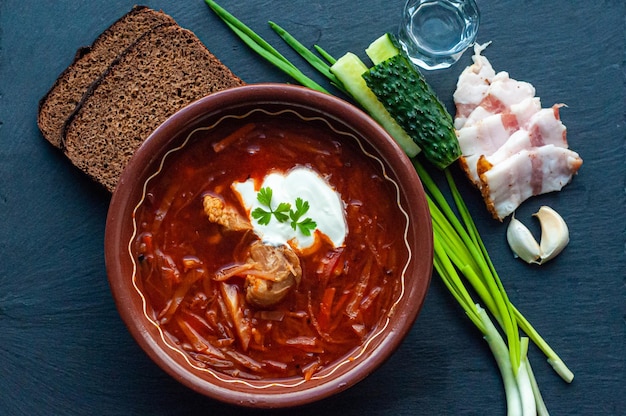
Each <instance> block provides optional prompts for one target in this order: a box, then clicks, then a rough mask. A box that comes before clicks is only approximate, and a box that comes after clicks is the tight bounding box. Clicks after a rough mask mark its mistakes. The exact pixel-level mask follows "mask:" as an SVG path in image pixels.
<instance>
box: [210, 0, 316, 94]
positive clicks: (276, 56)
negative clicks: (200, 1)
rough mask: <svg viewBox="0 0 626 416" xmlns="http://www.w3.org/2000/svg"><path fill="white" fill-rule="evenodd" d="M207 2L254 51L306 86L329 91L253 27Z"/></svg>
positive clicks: (211, 2)
mask: <svg viewBox="0 0 626 416" xmlns="http://www.w3.org/2000/svg"><path fill="white" fill-rule="evenodd" d="M205 3H206V4H208V6H209V7H210V8H211V9H212V10H213V11H214V12H215V14H217V15H218V16H219V17H220V19H222V20H223V21H224V23H226V25H227V26H228V27H229V28H230V29H231V30H232V31H233V32H234V33H235V34H236V35H237V36H239V38H240V39H241V40H242V41H243V42H244V43H245V44H246V45H248V46H249V47H250V48H251V49H252V50H253V51H255V52H256V53H257V54H259V55H260V56H261V57H263V58H265V60H267V61H268V62H270V63H271V64H273V65H274V66H275V67H277V68H278V69H280V70H281V71H283V72H284V73H285V74H287V75H289V76H290V77H291V78H293V79H294V80H296V81H297V82H298V83H300V84H301V85H304V86H305V87H308V88H311V89H314V90H317V91H321V92H324V93H328V91H326V89H324V87H322V86H321V85H319V84H318V83H317V82H315V81H313V80H312V79H311V78H309V77H307V76H306V75H305V74H304V73H303V72H302V71H300V70H299V69H298V68H296V66H295V65H293V64H292V63H291V62H290V61H289V60H288V59H287V58H285V57H284V56H283V55H281V54H280V53H279V52H278V51H277V50H276V49H274V47H273V46H272V45H270V44H269V43H267V42H266V41H265V40H264V39H263V38H261V37H260V36H259V35H257V34H256V33H255V32H254V31H253V30H252V29H250V28H249V27H248V26H246V25H245V24H243V23H242V22H241V21H240V20H239V19H237V18H236V17H235V16H233V15H232V14H230V13H229V12H228V11H226V10H225V9H224V8H222V7H221V6H220V5H218V4H217V3H216V2H214V1H213V0H205Z"/></svg>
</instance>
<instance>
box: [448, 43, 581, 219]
mask: <svg viewBox="0 0 626 416" xmlns="http://www.w3.org/2000/svg"><path fill="white" fill-rule="evenodd" d="M483 49H484V46H481V47H480V48H475V54H474V57H473V58H472V59H473V60H474V64H473V65H471V66H469V67H467V68H466V69H465V70H464V71H463V72H462V73H461V75H460V76H459V80H458V82H457V90H456V91H455V93H454V100H455V104H456V107H457V114H456V118H455V127H456V128H457V136H458V138H459V145H460V147H461V152H462V156H461V157H460V158H459V163H460V165H461V167H462V168H463V170H464V171H465V172H466V174H467V176H468V178H469V179H470V180H471V181H472V182H473V183H474V184H475V185H476V186H477V187H478V188H479V189H480V190H481V192H482V194H483V197H484V199H485V202H486V204H487V206H488V208H489V210H490V211H491V212H492V214H493V216H494V218H497V219H499V220H502V219H504V218H505V217H506V216H508V215H509V214H511V213H512V212H513V211H514V210H515V209H516V208H517V207H518V206H519V205H520V204H521V203H522V202H523V201H525V200H526V199H528V198H529V197H531V196H535V195H539V194H542V193H546V192H552V191H558V190H560V189H561V188H562V187H563V186H564V185H566V184H567V183H569V182H570V181H571V179H572V177H573V175H575V174H576V173H577V171H578V169H579V168H580V166H581V164H582V159H581V158H580V156H578V154H576V153H575V152H572V151H571V150H568V143H567V129H566V127H565V125H564V124H563V123H562V122H561V119H560V114H559V109H560V108H561V107H562V106H563V104H555V105H554V106H552V107H551V108H541V102H540V99H539V98H538V97H535V88H534V87H533V86H532V85H531V84H529V83H527V82H522V81H517V80H515V79H512V78H510V76H509V74H508V73H507V72H504V71H502V72H498V73H495V74H494V71H493V68H492V67H491V64H490V63H489V61H488V60H487V58H485V57H483V56H481V55H480V53H481V52H482V50H483Z"/></svg>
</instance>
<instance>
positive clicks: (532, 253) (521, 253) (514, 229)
mask: <svg viewBox="0 0 626 416" xmlns="http://www.w3.org/2000/svg"><path fill="white" fill-rule="evenodd" d="M506 239H507V241H508V243H509V246H510V247H511V250H513V254H514V255H515V257H519V258H521V259H522V260H524V261H525V262H526V263H536V264H540V259H541V247H540V246H539V244H538V243H537V240H535V237H533V235H532V233H531V232H530V230H529V229H528V228H527V227H526V226H525V225H524V224H522V223H521V221H519V220H517V219H516V218H515V215H513V216H512V217H511V222H510V223H509V226H508V228H507V230H506Z"/></svg>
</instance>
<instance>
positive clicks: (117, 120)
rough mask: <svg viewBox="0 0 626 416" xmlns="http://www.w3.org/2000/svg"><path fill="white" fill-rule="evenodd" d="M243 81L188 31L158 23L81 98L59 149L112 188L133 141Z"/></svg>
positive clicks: (128, 157) (131, 148)
mask: <svg viewBox="0 0 626 416" xmlns="http://www.w3.org/2000/svg"><path fill="white" fill-rule="evenodd" d="M239 85H243V81H242V80H241V79H239V78H238V77H237V76H236V75H234V74H233V73H232V72H231V71H230V70H229V69H228V68H227V67H226V66H225V65H224V64H222V63H221V62H220V61H219V60H218V59H217V58H216V57H215V56H214V55H212V54H211V53H210V52H209V51H208V49H206V47H205V46H204V45H203V44H202V42H201V41H200V40H199V39H198V38H197V37H196V36H195V35H194V34H193V33H192V32H190V31H188V30H185V29H182V28H181V27H180V26H178V25H161V26H159V27H157V28H155V29H153V30H151V31H149V32H147V33H145V34H144V35H143V36H142V37H141V38H140V39H139V40H138V41H137V42H135V43H134V44H133V45H132V46H130V47H129V48H128V49H127V50H126V51H125V52H124V53H123V54H122V55H121V56H119V57H118V59H117V60H116V61H115V62H114V63H113V64H112V65H111V66H110V67H109V69H108V70H107V71H106V73H105V74H104V75H103V76H102V77H101V78H100V80H99V81H98V82H96V83H95V84H93V86H92V88H91V89H90V91H89V92H88V93H87V94H86V95H85V96H84V98H83V100H82V101H81V103H80V104H79V106H78V108H77V110H76V111H75V112H74V114H73V115H72V116H71V117H70V120H69V121H68V123H67V124H66V128H65V153H66V155H67V156H68V158H69V159H70V160H71V161H72V163H73V164H74V165H76V166H77V167H78V168H79V169H81V170H83V171H84V172H85V173H87V174H88V175H89V176H91V177H92V178H93V179H94V180H96V181H97V182H99V183H101V184H102V185H104V187H105V188H106V189H108V190H109V191H111V192H112V191H113V190H114V189H115V186H116V184H117V181H118V179H119V176H120V174H121V172H122V170H123V169H124V167H125V166H126V163H127V162H128V160H129V159H130V158H131V156H132V155H133V153H134V152H135V150H136V149H137V148H138V147H139V145H140V144H141V143H142V142H143V141H144V140H145V139H146V138H147V137H148V136H149V134H150V133H151V132H152V131H154V130H155V129H156V128H157V127H158V126H159V125H160V124H161V123H162V122H163V121H165V119H166V118H168V117H169V116H170V115H172V114H173V113H174V112H176V111H177V110H179V109H181V108H182V107H184V106H186V105H187V104H190V103H191V102H193V101H195V100H197V99H199V98H201V97H203V96H205V95H208V94H211V93H213V92H216V91H220V90H223V89H226V88H230V87H235V86H239Z"/></svg>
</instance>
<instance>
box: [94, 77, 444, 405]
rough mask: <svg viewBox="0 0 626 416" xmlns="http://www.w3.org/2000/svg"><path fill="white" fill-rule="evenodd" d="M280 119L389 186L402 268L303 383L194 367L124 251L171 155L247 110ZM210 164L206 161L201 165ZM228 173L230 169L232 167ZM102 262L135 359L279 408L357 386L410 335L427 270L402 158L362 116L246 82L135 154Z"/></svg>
mask: <svg viewBox="0 0 626 416" xmlns="http://www.w3.org/2000/svg"><path fill="white" fill-rule="evenodd" d="M259 113H261V114H263V115H264V116H267V117H274V116H275V115H277V114H282V115H284V114H289V116H290V117H294V118H295V119H297V120H298V121H299V122H302V123H313V122H314V123H316V125H318V126H320V127H319V128H324V129H331V130H333V131H334V132H338V133H339V134H338V137H339V138H338V140H347V141H353V142H355V143H358V145H359V146H360V147H361V148H362V149H363V151H364V152H365V153H367V155H368V157H370V158H371V159H372V160H373V161H374V162H375V163H376V164H378V165H379V168H380V169H381V172H382V174H383V175H384V176H385V177H386V180H388V181H389V182H390V183H392V184H393V187H394V189H396V191H395V192H396V198H397V201H396V203H397V204H398V206H399V208H400V210H401V211H402V212H403V216H405V217H406V218H405V219H403V222H402V223H403V228H404V229H403V234H404V239H405V241H404V246H405V247H406V250H407V255H406V258H407V260H406V264H403V265H402V267H401V270H402V273H401V276H400V277H399V279H400V280H399V282H398V284H399V286H398V287H399V290H398V291H397V294H396V295H394V299H393V306H392V307H391V308H390V310H391V312H389V313H388V314H386V315H385V317H384V318H383V319H381V321H380V323H379V325H377V327H376V328H375V329H374V330H373V331H372V332H371V333H370V334H369V335H368V336H367V337H366V338H365V340H364V341H363V342H362V344H361V345H359V346H358V347H357V348H356V349H355V350H354V351H351V353H350V355H349V357H347V358H345V359H343V360H339V361H338V362H336V363H333V364H332V365H329V366H328V367H327V368H325V369H324V370H323V371H320V372H319V374H318V373H316V374H314V376H313V377H311V378H310V379H309V380H306V381H305V380H304V379H303V378H297V377H296V378H293V377H292V378H288V379H284V380H282V379H271V380H249V379H243V378H241V379H240V378H237V377H234V376H231V375H226V374H222V373H220V372H219V371H216V370H211V369H209V368H205V367H203V366H200V365H198V364H197V363H196V362H194V360H192V359H190V358H189V356H188V355H187V354H186V353H185V351H184V350H183V348H182V347H181V346H180V345H178V344H177V343H176V340H173V339H172V338H171V337H169V336H168V335H167V334H166V333H165V332H164V331H163V330H162V329H161V328H160V325H159V321H158V319H157V318H156V317H155V312H154V311H152V310H151V306H150V302H149V301H148V300H147V299H146V296H145V294H144V293H142V290H141V285H139V284H138V283H137V276H136V273H137V260H136V259H135V258H134V257H133V254H132V250H131V249H130V247H131V245H132V241H133V239H134V238H135V237H136V233H137V224H135V222H134V214H135V210H136V208H137V206H138V204H139V203H140V201H142V199H143V198H145V197H146V196H145V188H146V184H147V183H148V182H149V181H150V180H151V178H153V177H154V176H155V175H156V173H157V172H159V170H160V169H161V166H162V164H163V163H164V160H165V159H166V158H167V157H170V156H171V155H172V154H173V153H176V152H184V151H185V146H186V142H187V141H188V140H189V139H190V137H191V136H192V135H193V132H194V131H196V130H197V129H199V128H202V129H205V130H207V129H208V130H209V132H210V130H211V128H212V126H216V125H218V124H219V123H220V121H221V120H225V119H232V118H234V119H236V120H237V121H236V122H240V123H246V119H247V117H248V115H250V114H257V115H258V114H259ZM206 163H207V164H210V163H211V160H210V158H209V159H208V160H207V161H206ZM233 169H237V167H236V166H233ZM105 234H106V235H105V258H106V268H107V274H108V278H109V283H110V287H111V290H112V294H113V297H114V299H115V302H116V305H117V308H118V310H119V313H120V315H121V317H122V318H123V321H124V322H125V324H126V326H127V327H128V329H129V331H130V333H131V334H132V336H133V337H134V338H135V340H136V341H137V343H138V344H139V345H140V346H141V348H142V349H143V350H144V351H145V353H146V354H147V355H148V356H149V357H150V358H151V359H152V360H153V361H154V362H155V363H156V364H157V365H159V366H160V367H161V368H162V369H164V370H165V371H166V372H167V373H169V374H170V375H171V376H172V377H173V378H174V379H176V380H178V381H179V382H181V383H182V384H184V385H186V386H188V387H189V388H191V389H193V390H195V391H197V392H199V393H201V394H204V395H206V396H209V397H212V398H214V399H217V400H220V401H223V402H226V403H230V404H236V405H241V406H247V407H261V408H279V407H290V406H297V405H302V404H305V403H310V402H313V401H317V400H320V399H323V398H326V397H328V396H331V395H334V394H337V393H339V392H341V391H343V390H345V389H347V388H349V387H351V386H353V385H354V384H356V383H358V382H359V381H361V380H362V379H364V378H365V377H367V376H368V375H370V374H371V373H372V372H373V371H374V370H376V369H377V368H378V367H379V366H381V365H382V364H383V363H384V361H385V360H386V359H387V358H389V356H390V355H391V354H392V353H394V351H395V350H396V349H397V347H398V346H399V344H400V343H401V342H402V340H403V338H404V337H405V336H406V335H407V333H408V332H409V331H410V329H411V327H412V325H413V323H414V321H415V319H416V318H417V316H418V314H419V311H420V309H421V307H422V304H423V302H424V298H425V296H426V292H427V289H428V287H429V284H430V279H431V273H432V256H433V254H432V252H433V245H432V228H431V222H430V214H429V211H428V206H427V202H426V199H425V194H424V190H423V188H422V185H421V182H420V180H419V178H418V176H417V174H416V172H415V169H414V168H413V166H412V164H411V161H410V160H409V159H408V158H407V157H406V155H405V154H404V152H403V151H402V150H401V149H400V148H399V147H398V146H397V144H396V143H395V142H394V140H393V139H392V138H391V137H390V136H389V135H388V134H387V133H386V132H385V131H384V130H383V129H382V128H381V127H380V126H379V125H378V124H377V123H376V122H374V121H373V120H372V119H371V118H370V117H369V116H368V115H366V114H365V113H364V112H362V111H361V110H359V109H358V108H356V107H355V106H353V105H351V104H350V103H348V102H346V101H344V100H341V99H339V98H336V97H333V96H331V95H327V94H322V93H319V92H315V91H312V90H309V89H306V88H303V87H297V86H289V85H282V84H258V85H248V86H244V87H238V88H233V89H229V90H226V91H222V92H218V93H215V94H212V95H209V96H207V97H205V98H202V99H200V100H198V101H196V102H194V103H192V104H191V105H189V106H187V107H186V108H184V109H182V110H180V111H179V112H177V113H176V114H174V115H172V116H171V117H170V118H169V119H168V120H167V121H165V122H164V123H163V124H162V125H161V126H160V127H159V128H158V129H157V130H156V131H154V132H153V133H152V134H151V135H150V137H149V138H148V139H147V140H146V141H145V142H144V143H143V144H142V145H141V147H140V148H139V149H138V150H137V151H136V153H135V154H134V156H133V158H132V159H131V161H130V162H129V164H128V165H127V167H126V168H125V170H124V172H123V174H122V176H121V178H120V181H119V183H118V185H117V188H116V189H115V192H114V194H113V197H112V200H111V203H110V208H109V212H108V217H107V223H106V233H105Z"/></svg>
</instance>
